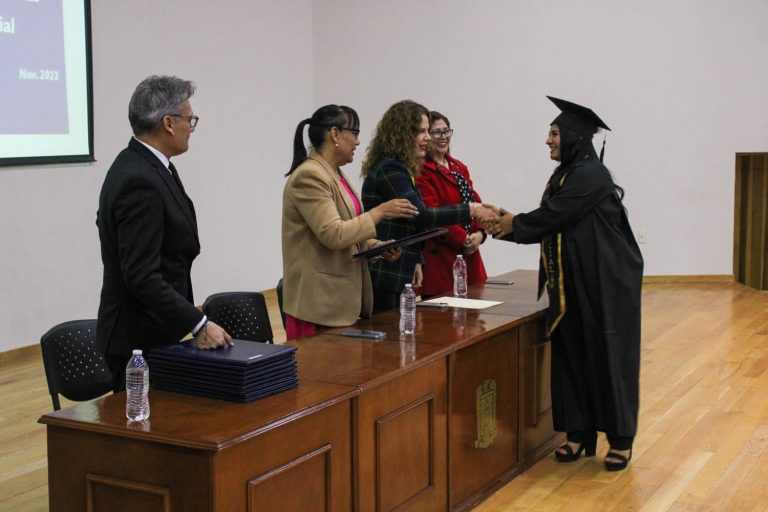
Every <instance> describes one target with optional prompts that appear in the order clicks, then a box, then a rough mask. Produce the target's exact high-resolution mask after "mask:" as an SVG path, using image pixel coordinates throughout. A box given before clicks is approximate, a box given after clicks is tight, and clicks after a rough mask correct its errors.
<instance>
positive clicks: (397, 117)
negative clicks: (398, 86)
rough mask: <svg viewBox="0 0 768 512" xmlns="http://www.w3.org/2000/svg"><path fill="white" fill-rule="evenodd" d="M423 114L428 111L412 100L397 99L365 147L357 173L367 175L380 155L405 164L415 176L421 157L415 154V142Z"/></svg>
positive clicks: (417, 172)
mask: <svg viewBox="0 0 768 512" xmlns="http://www.w3.org/2000/svg"><path fill="white" fill-rule="evenodd" d="M423 117H427V118H428V117H429V110H427V107H425V106H424V105H421V104H419V103H416V102H415V101H411V100H403V101H398V102H397V103H395V104H394V105H392V106H391V107H389V108H388V109H387V111H386V112H384V116H383V117H382V118H381V121H379V124H377V125H376V131H374V133H373V138H372V139H371V143H370V144H369V145H368V149H366V150H365V160H364V161H363V166H362V169H361V171H360V174H361V175H362V176H366V175H367V174H368V172H369V171H370V170H371V168H372V167H373V165H374V164H375V163H376V161H378V160H380V159H382V158H394V159H395V160H398V161H400V162H401V163H402V164H403V165H405V167H406V169H408V171H409V172H410V173H411V175H413V176H418V175H419V173H420V172H421V159H420V158H419V156H418V155H417V154H416V150H415V146H416V144H415V142H414V141H415V140H416V136H417V135H418V134H419V130H420V129H421V121H422V118H423Z"/></svg>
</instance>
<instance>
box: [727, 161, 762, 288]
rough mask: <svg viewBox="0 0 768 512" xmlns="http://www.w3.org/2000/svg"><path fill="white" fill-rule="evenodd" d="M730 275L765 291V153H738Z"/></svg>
mask: <svg viewBox="0 0 768 512" xmlns="http://www.w3.org/2000/svg"><path fill="white" fill-rule="evenodd" d="M734 196H735V197H734V227H733V238H734V240H733V274H734V276H735V278H736V281H738V282H740V283H742V284H745V285H747V286H751V287H752V288H757V289H758V290H766V289H768V153H738V154H737V155H736V178H735V187H734Z"/></svg>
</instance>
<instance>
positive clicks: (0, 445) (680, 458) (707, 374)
mask: <svg viewBox="0 0 768 512" xmlns="http://www.w3.org/2000/svg"><path fill="white" fill-rule="evenodd" d="M269 298H270V299H271V300H270V303H271V304H274V302H275V301H274V296H273V295H272V296H271V297H269ZM272 307H274V306H272ZM273 311H274V310H273ZM274 318H277V316H274ZM273 326H274V328H275V331H276V336H275V337H276V339H278V340H282V339H284V332H283V331H282V329H281V326H279V324H277V325H275V323H274V322H273ZM2 356H3V355H2V354H0V365H2V366H1V367H0V389H2V408H0V432H1V433H2V435H0V510H3V511H5V510H8V511H18V512H29V511H38V510H47V509H48V492H47V473H46V470H47V468H46V448H45V429H44V428H43V427H42V425H38V424H37V423H36V421H37V419H38V418H39V417H40V415H41V414H43V413H45V412H47V411H49V410H50V408H51V403H50V399H49V396H48V392H47V388H46V384H45V376H44V373H43V368H42V363H41V360H40V355H39V352H34V351H25V355H23V356H22V357H16V358H8V357H5V358H3V357H2ZM8 359H10V360H8ZM642 365H643V366H642V374H641V404H640V431H639V433H638V437H637V439H636V441H635V451H634V455H633V459H632V462H631V465H630V468H629V469H627V470H626V471H624V472H619V473H608V472H606V471H605V470H604V469H603V465H602V457H603V456H604V455H605V451H606V449H607V445H606V443H605V440H604V439H603V438H601V439H600V441H599V446H598V456H597V457H595V458H591V459H582V460H580V461H578V462H575V463H572V464H559V463H556V462H555V461H554V460H553V459H552V458H551V457H550V458H547V459H545V460H543V461H541V462H539V463H538V464H537V465H536V466H534V467H533V468H532V469H531V470H529V471H528V472H526V473H524V474H523V475H521V476H520V477H518V478H517V479H515V480H514V481H512V482H511V483H510V484H508V485H507V486H505V487H504V488H502V489H501V490H500V491H498V492H497V493H496V494H495V495H493V496H492V497H491V498H489V499H488V500H487V501H486V502H484V503H483V504H481V505H480V506H479V507H477V508H476V509H475V510H476V511H479V512H501V511H508V512H512V511H519V510H529V511H537V512H542V511H543V512H547V511H568V512H576V511H582V510H583V511H590V512H593V511H608V510H617V511H618V510H620V511H625V510H632V511H649V512H660V511H675V512H679V511H691V510H696V511H698V510H712V511H720V510H726V511H729V512H741V511H752V510H768V294H766V293H762V292H759V291H756V290H753V289H751V288H747V287H744V286H741V285H739V284H718V283H713V284H680V283H675V284H647V285H645V287H644V289H643V356H642ZM64 402H66V401H64ZM62 405H63V406H66V405H65V404H64V403H63V404H62Z"/></svg>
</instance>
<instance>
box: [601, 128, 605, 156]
mask: <svg viewBox="0 0 768 512" xmlns="http://www.w3.org/2000/svg"><path fill="white" fill-rule="evenodd" d="M604 155H605V133H603V147H602V148H600V161H601V162H602V161H603V156H604Z"/></svg>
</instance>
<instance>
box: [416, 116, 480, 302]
mask: <svg viewBox="0 0 768 512" xmlns="http://www.w3.org/2000/svg"><path fill="white" fill-rule="evenodd" d="M429 135H430V138H431V140H430V143H429V149H428V151H427V158H426V159H425V160H424V163H423V164H422V169H421V175H420V176H419V177H418V178H416V185H417V186H418V188H419V191H420V192H421V195H422V198H423V199H424V204H425V205H426V206H427V207H428V208H434V207H438V206H446V205H453V204H459V203H462V202H463V203H469V202H473V203H475V202H477V203H481V202H482V200H481V199H480V196H479V195H478V194H477V192H475V190H474V188H473V187H472V179H471V178H470V177H469V170H468V169H467V166H466V165H464V164H463V163H462V162H461V161H459V160H457V159H456V158H453V157H452V156H451V155H450V144H451V136H452V135H453V130H452V129H451V123H450V121H448V118H447V117H445V116H444V115H442V114H441V113H439V112H435V111H432V112H430V113H429ZM446 227H447V228H448V232H447V233H446V234H444V235H441V236H439V237H436V238H432V239H430V240H427V243H426V246H425V247H424V253H423V255H424V261H425V265H424V268H423V274H424V284H423V286H422V288H421V294H422V295H423V296H425V297H430V296H433V295H438V294H441V293H447V292H450V291H451V290H453V262H454V261H455V260H456V255H457V254H462V255H464V259H465V260H466V262H467V282H468V284H476V283H483V282H485V279H486V277H487V274H486V273H485V266H484V265H483V259H482V257H481V256H480V251H479V250H478V249H479V248H480V244H482V243H483V242H484V241H485V237H486V233H485V229H484V228H483V226H482V225H481V224H480V223H479V222H477V221H474V220H473V221H472V222H471V223H469V224H465V225H461V224H453V225H451V226H446Z"/></svg>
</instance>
